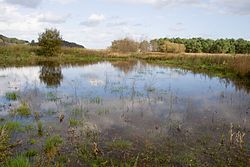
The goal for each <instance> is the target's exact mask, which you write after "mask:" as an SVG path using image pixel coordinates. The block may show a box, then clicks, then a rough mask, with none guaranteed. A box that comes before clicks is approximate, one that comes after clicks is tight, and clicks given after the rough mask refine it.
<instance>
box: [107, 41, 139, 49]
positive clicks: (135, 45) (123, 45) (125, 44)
mask: <svg viewBox="0 0 250 167" xmlns="http://www.w3.org/2000/svg"><path fill="white" fill-rule="evenodd" d="M139 45H140V44H139V42H136V41H134V40H132V39H129V38H125V39H120V40H115V41H113V42H112V46H111V49H112V50H113V51H116V52H137V51H138V50H139Z"/></svg>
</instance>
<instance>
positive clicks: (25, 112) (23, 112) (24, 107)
mask: <svg viewBox="0 0 250 167" xmlns="http://www.w3.org/2000/svg"><path fill="white" fill-rule="evenodd" d="M11 113H12V114H14V115H20V116H23V117H28V116H30V115H31V110H30V108H29V105H28V104H27V103H25V102H22V103H21V105H20V106H19V107H18V108H16V109H14V110H11Z"/></svg>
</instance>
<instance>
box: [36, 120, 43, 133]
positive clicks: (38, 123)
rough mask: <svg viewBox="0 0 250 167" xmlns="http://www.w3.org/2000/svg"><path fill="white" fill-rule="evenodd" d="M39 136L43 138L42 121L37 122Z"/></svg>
mask: <svg viewBox="0 0 250 167" xmlns="http://www.w3.org/2000/svg"><path fill="white" fill-rule="evenodd" d="M37 134H38V136H43V123H42V122H41V121H37Z"/></svg>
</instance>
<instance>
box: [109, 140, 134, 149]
mask: <svg viewBox="0 0 250 167" xmlns="http://www.w3.org/2000/svg"><path fill="white" fill-rule="evenodd" d="M107 145H108V146H109V147H110V149H114V150H126V149H130V148H131V147H132V145H133V143H132V142H130V141H128V140H113V141H112V142H110V143H108V144H107Z"/></svg>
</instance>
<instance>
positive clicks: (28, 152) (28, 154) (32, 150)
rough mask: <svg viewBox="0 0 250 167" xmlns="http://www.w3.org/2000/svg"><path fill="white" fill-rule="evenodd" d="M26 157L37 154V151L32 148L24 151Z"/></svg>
mask: <svg viewBox="0 0 250 167" xmlns="http://www.w3.org/2000/svg"><path fill="white" fill-rule="evenodd" d="M24 155H25V156H26V157H28V158H30V157H34V156H37V155H38V152H37V151H36V150H34V149H30V150H28V151H26V152H25V154H24Z"/></svg>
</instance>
